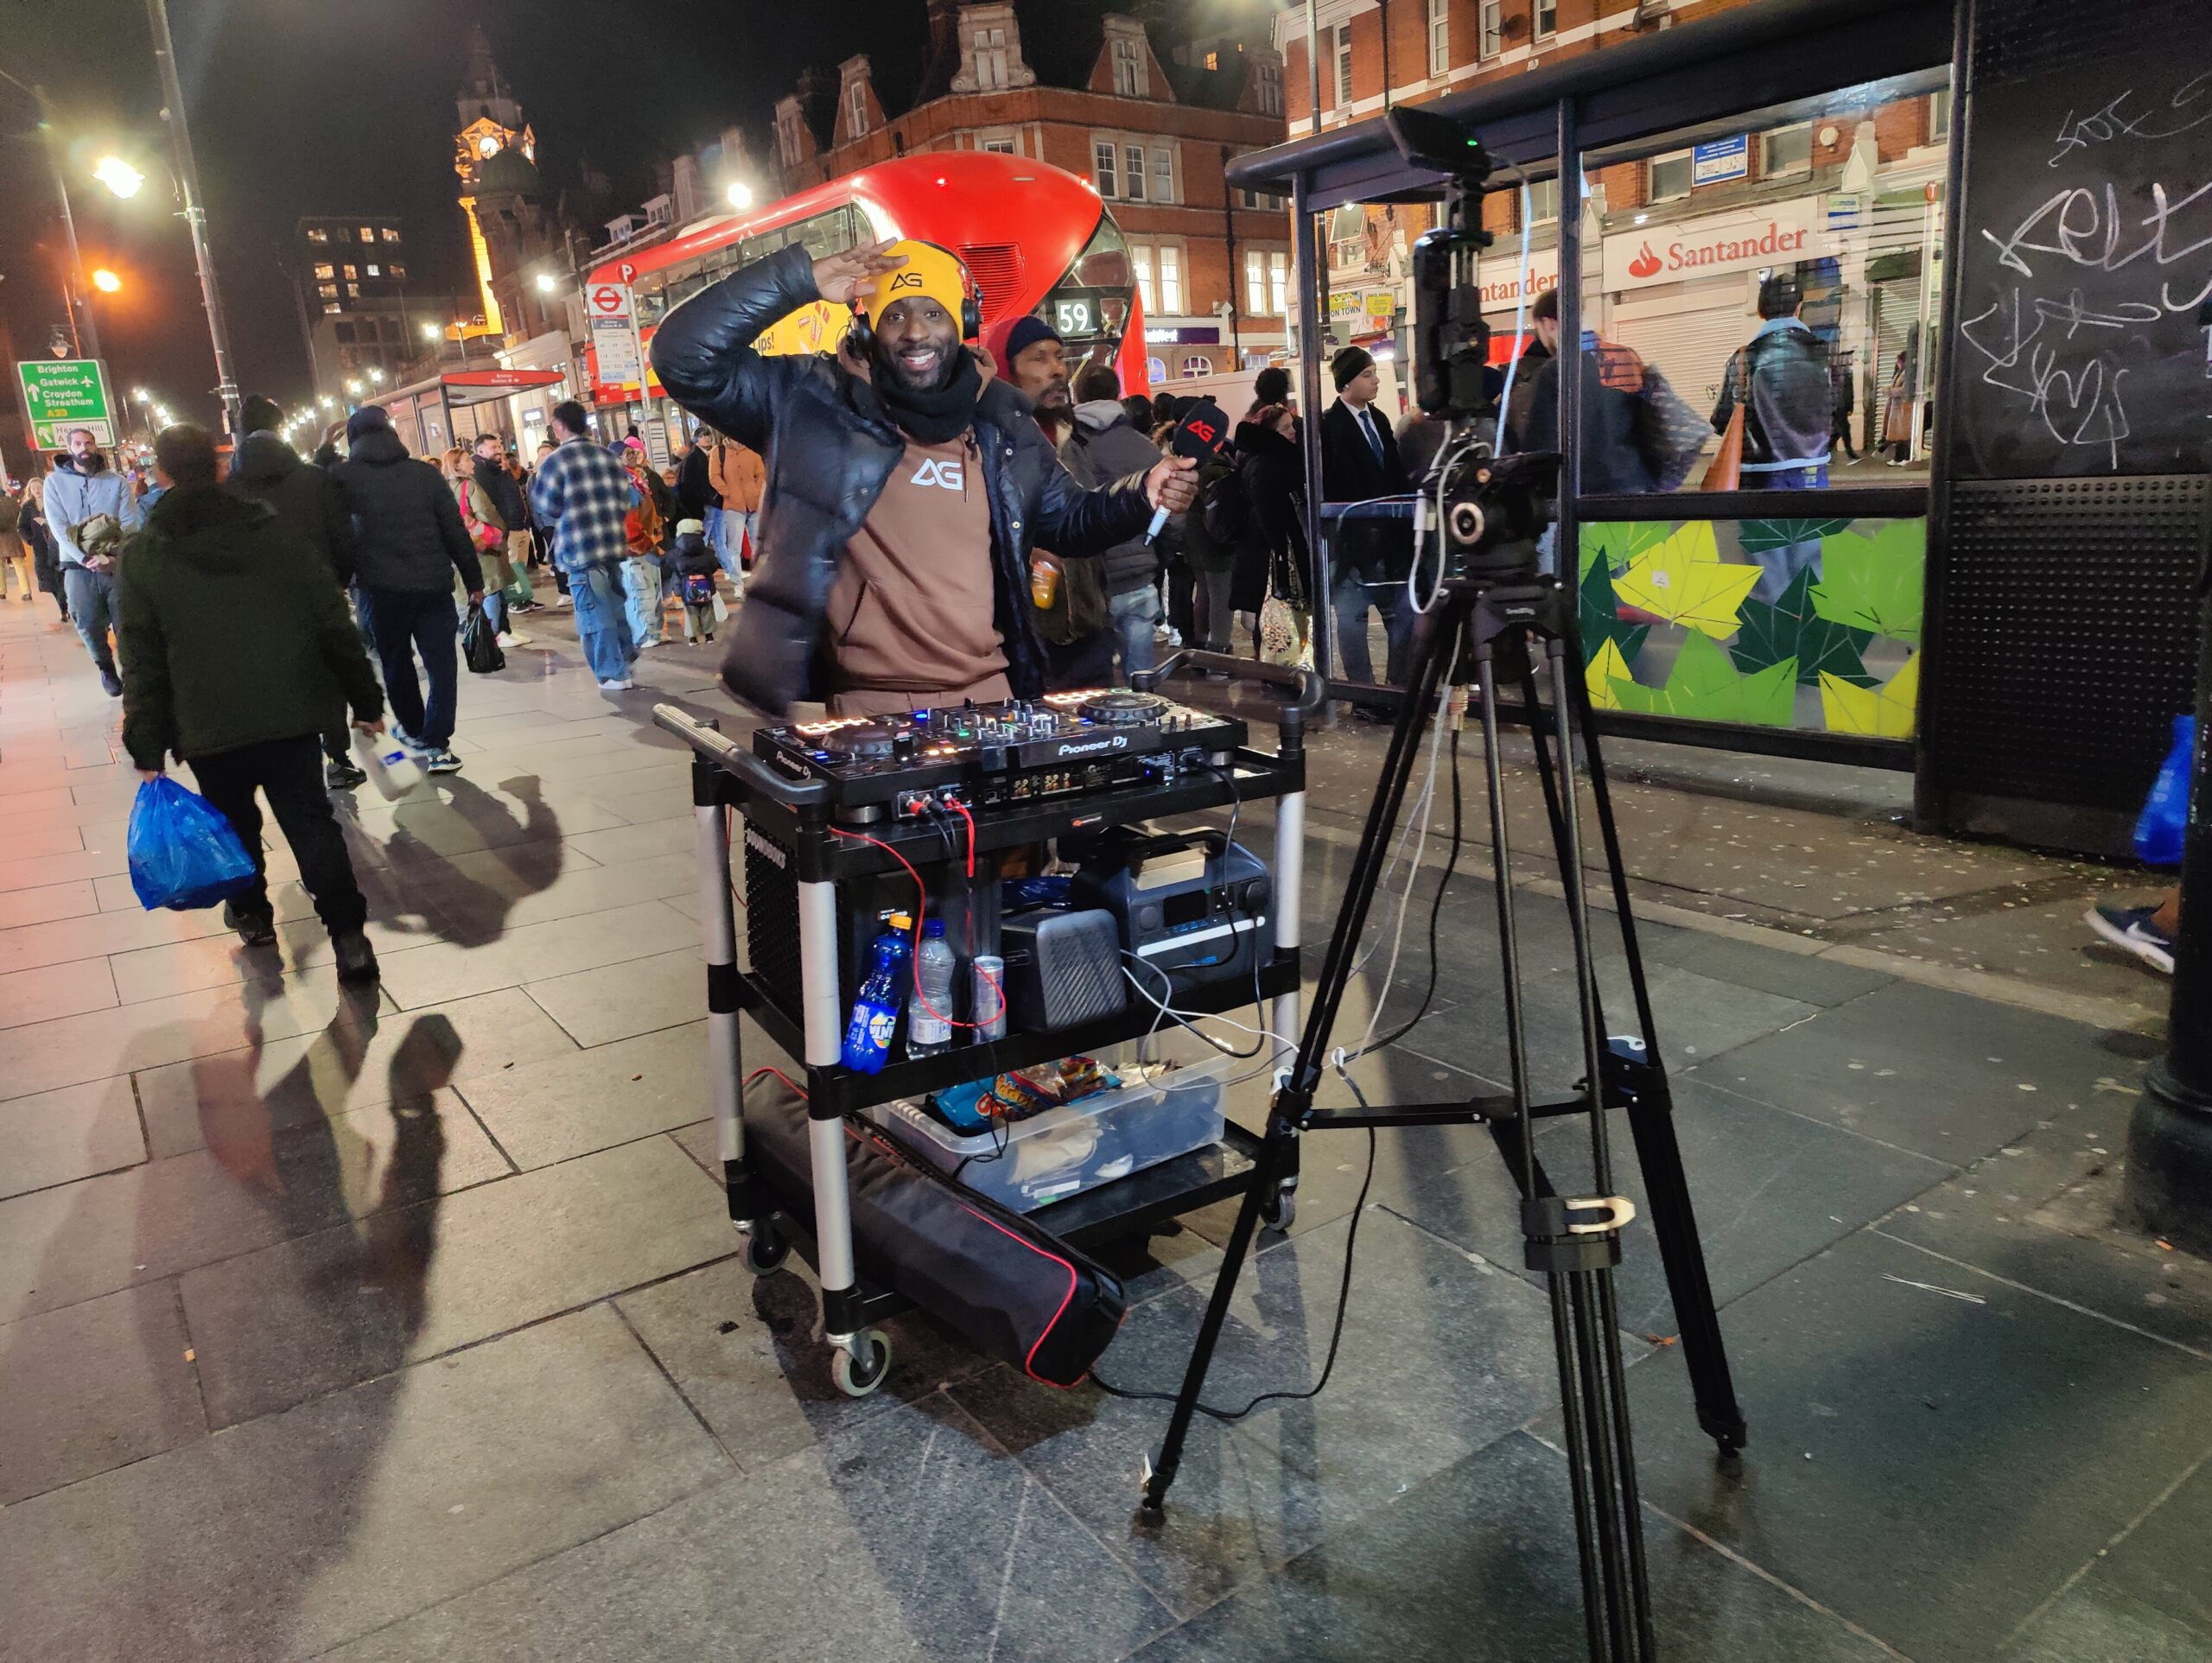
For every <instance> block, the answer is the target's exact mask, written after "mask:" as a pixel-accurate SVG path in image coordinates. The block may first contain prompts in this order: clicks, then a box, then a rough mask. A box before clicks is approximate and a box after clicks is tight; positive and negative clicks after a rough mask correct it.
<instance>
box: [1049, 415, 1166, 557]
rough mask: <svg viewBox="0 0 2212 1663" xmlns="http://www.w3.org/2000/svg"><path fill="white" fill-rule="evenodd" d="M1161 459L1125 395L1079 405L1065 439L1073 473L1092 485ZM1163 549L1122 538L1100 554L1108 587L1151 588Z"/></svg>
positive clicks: (1065, 459) (1063, 450)
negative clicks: (1131, 415) (1125, 404)
mask: <svg viewBox="0 0 2212 1663" xmlns="http://www.w3.org/2000/svg"><path fill="white" fill-rule="evenodd" d="M1060 460H1061V462H1062V463H1064V464H1065V466H1066V467H1067V471H1068V476H1069V477H1070V478H1071V479H1073V480H1074V481H1075V482H1076V483H1077V485H1079V486H1082V487H1083V488H1084V490H1086V491H1090V490H1094V489H1096V487H1097V486H1102V485H1108V484H1110V483H1112V482H1113V481H1114V480H1116V479H1121V478H1122V477H1123V476H1124V475H1126V474H1130V473H1136V474H1142V473H1146V472H1147V470H1149V469H1150V468H1151V467H1152V466H1153V464H1154V463H1155V462H1157V461H1158V460H1160V447H1159V446H1157V445H1155V444H1154V443H1153V442H1152V441H1151V440H1149V439H1147V438H1146V437H1145V436H1144V435H1142V434H1141V433H1139V432H1138V431H1137V429H1136V424H1135V422H1131V421H1130V420H1129V414H1128V411H1127V410H1125V409H1122V404H1121V401H1120V400H1119V399H1108V398H1102V399H1099V400H1098V401H1096V403H1089V404H1078V405H1077V406H1076V411H1075V420H1074V421H1073V422H1070V423H1069V424H1068V436H1067V437H1066V438H1065V439H1064V440H1062V441H1060ZM1180 518H1181V516H1180V515H1178V516H1177V519H1180ZM1146 524H1147V526H1149V524H1150V522H1149V521H1147V523H1146ZM1161 530H1163V531H1164V530H1166V527H1164V526H1163V527H1162V528H1161ZM1099 564H1100V565H1101V566H1102V567H1103V568H1104V570H1103V572H1102V573H1101V575H1102V576H1103V577H1104V578H1105V580H1106V593H1108V594H1109V595H1111V594H1131V593H1135V591H1137V590H1139V589H1148V588H1150V587H1152V584H1153V580H1154V578H1155V577H1156V576H1157V575H1158V574H1159V572H1160V549H1156V548H1155V547H1154V545H1153V544H1152V543H1147V542H1146V541H1145V540H1144V538H1143V537H1142V536H1135V537H1131V538H1130V539H1129V540H1128V542H1127V543H1116V544H1115V545H1114V546H1113V547H1112V548H1110V549H1107V550H1106V552H1105V553H1104V554H1103V555H1100V556H1099Z"/></svg>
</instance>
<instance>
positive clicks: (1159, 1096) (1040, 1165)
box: [866, 1057, 1226, 1213]
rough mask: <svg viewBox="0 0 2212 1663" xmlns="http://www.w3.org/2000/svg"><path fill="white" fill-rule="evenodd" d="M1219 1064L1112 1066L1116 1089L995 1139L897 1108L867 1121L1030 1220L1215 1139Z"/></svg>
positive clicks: (878, 1111) (877, 1110)
mask: <svg viewBox="0 0 2212 1663" xmlns="http://www.w3.org/2000/svg"><path fill="white" fill-rule="evenodd" d="M1225 1065H1226V1059H1224V1058H1221V1057H1211V1058H1207V1059H1205V1060H1202V1061H1199V1062H1196V1063H1129V1064H1127V1065H1126V1066H1116V1067H1115V1069H1114V1072H1115V1073H1116V1074H1117V1075H1119V1076H1121V1078H1122V1085H1121V1087H1120V1089H1117V1090H1114V1091H1102V1092H1098V1093H1096V1094H1095V1095H1091V1096H1089V1097H1085V1098H1084V1099H1083V1100H1082V1101H1079V1102H1075V1103H1071V1104H1070V1105H1068V1106H1067V1107H1066V1108H1048V1109H1046V1110H1045V1111H1044V1112H1043V1113H1042V1114H1033V1115H1032V1116H1030V1118H1029V1119H1027V1120H1022V1121H1020V1122H1018V1123H1017V1124H1015V1125H1014V1126H1012V1127H1008V1128H1007V1130H1006V1133H1005V1134H1004V1136H1003V1138H1001V1137H1000V1136H998V1135H996V1134H994V1133H976V1135H975V1136H973V1137H963V1136H962V1135H961V1134H960V1133H957V1132H955V1131H954V1130H953V1129H952V1128H951V1127H949V1126H946V1125H945V1124H944V1122H943V1121H941V1120H938V1119H936V1118H935V1117H934V1116H933V1115H931V1114H929V1113H928V1112H927V1111H926V1110H925V1109H923V1108H921V1107H920V1106H919V1105H918V1104H915V1103H912V1102H907V1101H898V1102H891V1103H880V1104H877V1105H875V1106H874V1107H873V1108H869V1109H868V1110H867V1111H866V1113H867V1115H868V1119H870V1120H874V1122H875V1123H876V1124H877V1125H878V1126H880V1127H882V1128H883V1129H884V1130H885V1131H887V1132H888V1133H891V1135H892V1136H893V1137H894V1138H896V1139H898V1140H899V1143H900V1144H902V1145H903V1146H906V1148H908V1149H911V1150H912V1151H913V1152H915V1153H916V1154H917V1155H919V1156H920V1157H921V1158H923V1159H924V1160H926V1161H927V1162H929V1164H930V1165H932V1166H934V1167H936V1168H937V1169H938V1171H941V1172H946V1173H949V1174H950V1175H951V1176H952V1177H955V1178H957V1180H958V1181H959V1182H960V1183H962V1184H965V1185H966V1186H967V1187H968V1188H969V1189H970V1190H975V1191H976V1193H977V1194H979V1195H983V1196H989V1197H990V1199H992V1200H993V1201H995V1202H997V1203H999V1204H1000V1205H1001V1206H1002V1207H1007V1208H1010V1209H1013V1210H1014V1211H1015V1212H1017V1213H1030V1212H1034V1211H1036V1210H1037V1209H1039V1207H1043V1206H1046V1205H1049V1204H1050V1203H1052V1202H1055V1201H1065V1200H1066V1199H1067V1198H1068V1197H1069V1196H1073V1195H1080V1194H1081V1193H1082V1192H1083V1191H1084V1190H1092V1189H1096V1187H1097V1186H1098V1185H1100V1184H1110V1183H1112V1182H1113V1181H1114V1180H1115V1179H1116V1178H1123V1177H1128V1175H1129V1174H1130V1173H1132V1172H1138V1171H1143V1170H1144V1169H1145V1168H1146V1167H1147V1166H1157V1165H1159V1164H1160V1162H1161V1161H1164V1160H1173V1159H1174V1158H1175V1157H1176V1156H1178V1155H1187V1154H1189V1153H1190V1152H1191V1151H1192V1150H1193V1149H1203V1148H1205V1146H1207V1145H1208V1144H1211V1143H1217V1142H1218V1141H1220V1139H1221V1132H1222V1087H1221V1080H1222V1073H1223V1070H1224V1067H1225ZM1001 1151H1003V1152H1001Z"/></svg>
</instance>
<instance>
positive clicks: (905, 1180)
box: [745, 1075, 1128, 1387]
mask: <svg viewBox="0 0 2212 1663" xmlns="http://www.w3.org/2000/svg"><path fill="white" fill-rule="evenodd" d="M807 1124H808V1122H807V1113H806V1101H805V1100H804V1098H802V1097H801V1096H800V1095H798V1093H797V1092H796V1091H794V1090H792V1089H791V1087H789V1086H788V1085H786V1084H785V1083H784V1082H783V1081H782V1080H781V1079H779V1078H778V1077H777V1076H773V1075H763V1076H761V1077H760V1078H759V1079H758V1080H755V1081H754V1082H753V1083H752V1084H750V1085H748V1086H747V1088H746V1091H745V1153H746V1163H747V1165H748V1166H750V1167H752V1168H753V1170H754V1171H757V1172H758V1173H759V1174H760V1177H762V1179H763V1180H765V1181H766V1184H767V1185H768V1188H769V1190H770V1191H771V1192H772V1194H773V1195H774V1196H775V1197H776V1199H777V1202H778V1203H779V1205H780V1207H781V1208H782V1209H783V1210H784V1211H785V1213H787V1214H789V1215H790V1216H792V1217H793V1218H795V1219H797V1220H798V1221H799V1222H802V1223H803V1224H804V1225H805V1227H806V1228H808V1229H810V1230H811V1229H812V1228H813V1220H814V1184H813V1177H812V1171H811V1166H810V1160H809V1155H808V1149H807ZM844 1129H845V1134H846V1139H847V1142H846V1154H847V1161H846V1171H847V1173H848V1174H849V1181H850V1183H851V1185H852V1194H853V1257H854V1261H855V1264H856V1265H857V1266H858V1268H859V1271H860V1275H861V1280H863V1281H864V1282H867V1283H869V1284H870V1285H874V1286H876V1287H882V1288H889V1289H890V1290H891V1291H892V1292H894V1293H897V1294H899V1295H900V1296H901V1297H903V1298H907V1299H911V1300H912V1301H913V1302H914V1304H917V1305H918V1306H920V1307H921V1308H922V1309H923V1310H924V1311H928V1312H929V1313H930V1314H931V1316H933V1317H937V1318H938V1319H939V1320H940V1321H942V1322H945V1323H950V1325H951V1326H952V1327H954V1328H955V1329H957V1330H959V1331H960V1333H961V1334H962V1335H963V1336H965V1337H966V1338H967V1339H968V1340H969V1342H972V1343H973V1344H974V1345H975V1347H976V1349H978V1350H979V1351H982V1352H983V1353H984V1354H985V1355H989V1356H993V1357H996V1358H998V1359H999V1360H1000V1361H1001V1362H1008V1363H1011V1364H1013V1365H1014V1367H1015V1368H1020V1369H1021V1370H1023V1371H1024V1372H1025V1373H1026V1374H1028V1375H1029V1377H1030V1378H1031V1379H1032V1380H1036V1381H1043V1382H1044V1383H1045V1384H1046V1385H1047V1386H1059V1387H1072V1386H1077V1385H1080V1384H1081V1383H1082V1381H1083V1377H1084V1375H1085V1374H1089V1373H1090V1365H1091V1364H1092V1363H1094V1362H1097V1361H1098V1355H1099V1353H1101V1352H1103V1350H1105V1349H1106V1347H1107V1345H1108V1344H1109V1342H1111V1341H1112V1340H1113V1337H1114V1333H1115V1330H1116V1329H1118V1328H1119V1327H1120V1326H1121V1322H1122V1312H1123V1311H1125V1310H1127V1309H1128V1296H1127V1294H1126V1293H1125V1292H1123V1291H1122V1284H1121V1280H1120V1279H1119V1278H1117V1277H1116V1276H1115V1275H1114V1273H1112V1272H1111V1271H1109V1270H1108V1269H1106V1268H1105V1267H1104V1266H1102V1265H1099V1264H1096V1263H1095V1262H1093V1261H1092V1260H1090V1258H1088V1257H1087V1256H1085V1255H1084V1254H1080V1253H1077V1251H1076V1250H1075V1249H1073V1248H1072V1247H1068V1246H1066V1245H1065V1243H1063V1242H1061V1241H1058V1240H1056V1239H1055V1238H1053V1237H1052V1236H1051V1235H1046V1233H1045V1232H1044V1231H1043V1230H1041V1229H1039V1228H1037V1226H1036V1225H1035V1224H1033V1223H1032V1222H1029V1221H1028V1220H1027V1219H1025V1218H1023V1217H1022V1216H1020V1215H1019V1214H1017V1213H1010V1212H1008V1211H1007V1210H1006V1209H1004V1208H1002V1207H1000V1206H998V1205H997V1204H996V1203H993V1202H990V1201H988V1200H986V1199H985V1198H984V1197H982V1196H978V1195H974V1194H971V1193H969V1191H968V1190H963V1189H960V1188H959V1187H957V1185H955V1184H953V1183H952V1182H951V1181H950V1179H948V1178H946V1177H943V1176H942V1175H941V1174H939V1173H938V1172H936V1171H931V1170H930V1169H928V1168H925V1167H924V1166H921V1165H918V1163H915V1162H913V1161H911V1160H909V1159H908V1158H906V1154H905V1153H904V1152H903V1151H901V1150H900V1149H899V1147H898V1146H896V1145H895V1144H893V1143H892V1142H891V1141H890V1139H887V1138H884V1137H881V1136H880V1135H877V1134H875V1133H872V1132H868V1131H865V1130H863V1129H862V1128H860V1127H855V1126H853V1125H851V1124H850V1123H848V1124H847V1125H846V1127H845V1128H844Z"/></svg>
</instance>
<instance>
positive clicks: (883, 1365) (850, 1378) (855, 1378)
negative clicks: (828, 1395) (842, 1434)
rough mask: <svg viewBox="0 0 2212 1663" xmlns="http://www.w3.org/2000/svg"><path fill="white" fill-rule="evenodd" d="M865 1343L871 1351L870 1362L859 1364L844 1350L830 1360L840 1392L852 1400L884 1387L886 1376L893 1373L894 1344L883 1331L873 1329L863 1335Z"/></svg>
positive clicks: (863, 1343)
mask: <svg viewBox="0 0 2212 1663" xmlns="http://www.w3.org/2000/svg"><path fill="white" fill-rule="evenodd" d="M861 1344H862V1345H863V1346H865V1347H866V1348H867V1349H868V1362H866V1363H865V1364H860V1363H855V1362H854V1361H853V1354H852V1353H851V1352H849V1351H847V1350H844V1349H842V1348H840V1349H839V1350H838V1351H837V1353H836V1355H835V1356H833V1357H831V1358H830V1360H829V1372H830V1374H831V1375H832V1376H833V1377H834V1378H835V1379H836V1382H837V1389H838V1390H839V1391H840V1392H842V1393H844V1394H845V1395H846V1396H847V1397H849V1398H864V1397H866V1396H867V1395H868V1393H871V1392H873V1391H874V1390H875V1388H876V1387H879V1386H880V1385H882V1384H883V1377H884V1376H885V1375H886V1374H889V1373H890V1372H891V1342H890V1340H889V1338H887V1336H885V1334H884V1332H883V1330H881V1329H880V1328H871V1329H870V1330H868V1332H867V1333H865V1334H863V1335H861Z"/></svg>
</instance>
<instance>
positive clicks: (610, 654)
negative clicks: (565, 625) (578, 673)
mask: <svg viewBox="0 0 2212 1663" xmlns="http://www.w3.org/2000/svg"><path fill="white" fill-rule="evenodd" d="M618 569H619V568H617V567H616V566H615V565H614V563H613V562H612V561H607V562H601V563H598V564H594V565H590V566H586V567H583V568H580V569H577V570H574V571H571V572H570V573H569V599H570V600H573V601H575V607H576V640H577V641H578V643H579V644H582V647H583V650H584V662H585V663H588V664H589V665H590V666H591V673H592V675H593V676H594V678H595V679H596V680H599V681H602V682H619V681H621V680H623V679H624V678H626V676H628V675H629V674H630V665H631V663H632V661H633V660H634V659H635V658H636V657H637V656H638V649H637V646H636V638H635V637H633V636H632V634H631V633H630V623H629V619H626V618H625V617H624V616H623V610H622V595H621V587H620V586H621V579H620V576H619V575H618Z"/></svg>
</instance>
